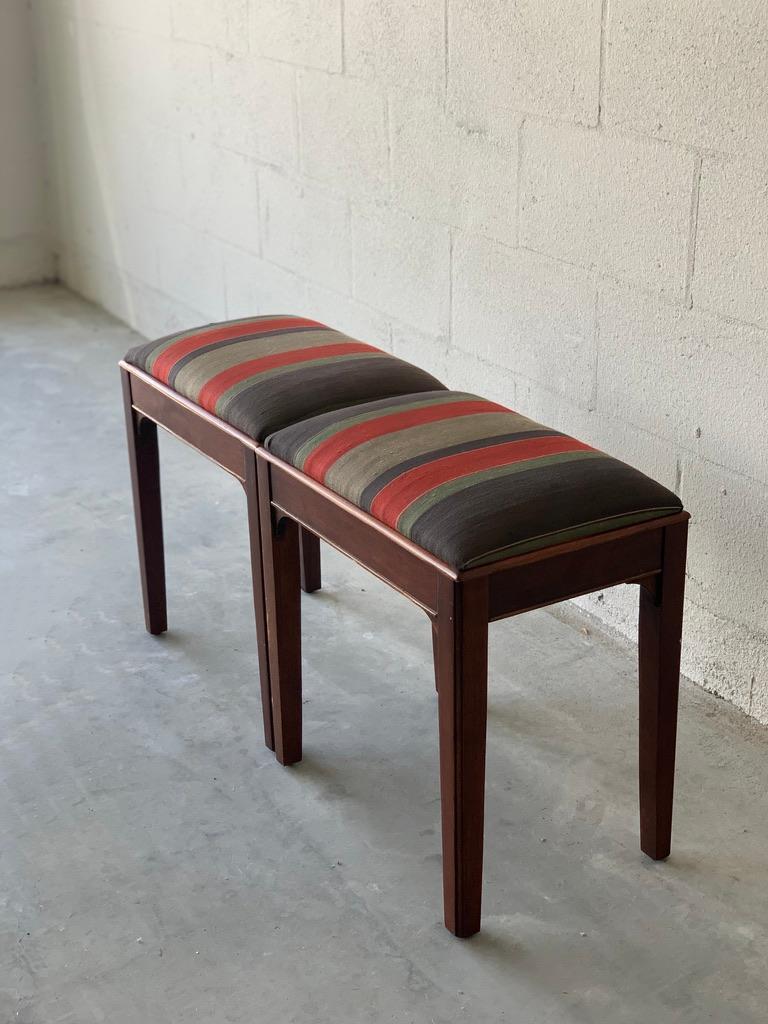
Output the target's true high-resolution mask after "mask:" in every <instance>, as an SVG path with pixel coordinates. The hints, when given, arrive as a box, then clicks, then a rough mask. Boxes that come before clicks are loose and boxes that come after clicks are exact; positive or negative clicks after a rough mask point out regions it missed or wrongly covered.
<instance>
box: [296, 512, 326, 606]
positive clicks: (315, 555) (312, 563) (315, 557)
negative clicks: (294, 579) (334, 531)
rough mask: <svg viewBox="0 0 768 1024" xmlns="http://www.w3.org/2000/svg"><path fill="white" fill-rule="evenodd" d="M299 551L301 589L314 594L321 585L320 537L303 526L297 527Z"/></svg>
mask: <svg viewBox="0 0 768 1024" xmlns="http://www.w3.org/2000/svg"><path fill="white" fill-rule="evenodd" d="M299 543H300V549H299V550H300V552H301V589H302V590H303V591H304V593H305V594H314V592H315V591H316V590H319V589H320V587H321V585H322V580H321V577H320V538H319V537H317V536H316V535H315V534H314V533H312V531H311V530H308V529H307V528H306V527H305V526H300V527H299Z"/></svg>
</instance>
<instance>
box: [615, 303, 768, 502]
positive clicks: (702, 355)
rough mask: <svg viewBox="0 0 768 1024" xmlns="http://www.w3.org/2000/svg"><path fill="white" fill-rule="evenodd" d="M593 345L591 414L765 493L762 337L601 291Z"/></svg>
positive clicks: (767, 453) (767, 403) (767, 408)
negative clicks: (752, 482)
mask: <svg viewBox="0 0 768 1024" xmlns="http://www.w3.org/2000/svg"><path fill="white" fill-rule="evenodd" d="M598 337H599V360H598V382H597V406H598V409H600V410H601V411H603V412H605V413H606V414H607V415H609V416H612V417H614V418H615V419H616V420H617V421H623V422H625V423H629V424H633V425H634V426H636V427H639V428H640V429H641V430H643V431H647V432H648V433H650V434H654V435H656V436H657V437H659V438H664V439H667V440H669V441H673V442H675V443H676V444H678V445H680V446H682V447H684V448H686V449H687V450H688V451H690V452H693V453H695V454H697V455H699V456H702V457H704V458H707V459H710V460H711V461H712V462H718V463H720V464H722V465H724V466H727V467H729V468H730V469H733V470H737V471H738V472H741V473H745V474H747V475H748V476H751V477H753V478H754V479H758V480H762V481H763V482H764V483H766V484H768V446H767V445H765V444H751V443H745V435H744V431H743V429H741V427H740V424H749V434H750V436H751V437H768V390H766V375H765V364H766V347H767V346H768V336H767V335H766V334H765V332H764V331H760V330H758V329H756V328H753V327H749V326H746V325H743V324H737V323H733V322H729V321H726V320H723V319H721V318H720V317H717V316H713V315H711V314H707V313H703V312H699V311H697V310H695V309H694V310H692V311H688V310H684V309H674V308H672V307H670V306H669V305H667V304H665V303H663V302H661V301H659V300H657V299H654V298H652V297H650V296H647V295H643V294H642V293H640V292H638V291H637V290H636V289H631V288H629V287H626V288H622V287H618V286H613V285H610V284H607V283H606V284H604V285H601V286H600V298H599V302H598ZM726 410H728V411H729V412H728V413H726ZM732 413H735V414H736V415H733V414H732Z"/></svg>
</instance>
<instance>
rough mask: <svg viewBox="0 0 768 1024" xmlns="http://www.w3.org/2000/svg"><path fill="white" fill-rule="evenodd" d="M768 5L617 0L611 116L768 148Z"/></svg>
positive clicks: (608, 81)
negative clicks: (767, 56) (767, 51)
mask: <svg viewBox="0 0 768 1024" xmlns="http://www.w3.org/2000/svg"><path fill="white" fill-rule="evenodd" d="M766 38H768V5H766V4H765V3H761V2H760V0H746V2H744V0H739V2H736V3H721V2H717V0H707V2H704V3H675V4H670V3H667V2H665V0H642V2H638V0H611V3H610V5H609V19H608V36H607V45H606V58H605V59H606V68H605V88H604V95H603V114H604V119H605V123H606V124H609V125H615V126H616V127H619V128H625V129H631V130H633V131H638V132H642V133H643V134H645V135H654V136H657V137H659V138H663V139H671V140H673V141H677V142H682V143H685V144H687V145H690V146H695V147H698V148H700V149H710V150H711V149H717V150H724V151H725V152H728V153H750V154H751V155H752V156H753V157H756V158H759V159H761V160H763V161H764V160H765V158H766V156H768V138H766V132H765V125H766V122H768V60H766V50H765V46H766Z"/></svg>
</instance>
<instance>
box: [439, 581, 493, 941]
mask: <svg viewBox="0 0 768 1024" xmlns="http://www.w3.org/2000/svg"><path fill="white" fill-rule="evenodd" d="M487 672H488V582H487V579H477V580H472V581H470V582H466V583H455V582H454V581H452V580H450V579H441V581H440V591H439V596H438V614H437V677H438V708H439V718H440V794H441V805H442V821H443V899H444V912H445V925H446V928H448V930H449V931H451V932H453V934H454V935H458V936H459V937H462V938H466V937H468V936H470V935H474V934H475V932H477V931H479V930H480V905H481V896H482V884H483V811H484V802H485V731H486V717H487V690H488V686H487Z"/></svg>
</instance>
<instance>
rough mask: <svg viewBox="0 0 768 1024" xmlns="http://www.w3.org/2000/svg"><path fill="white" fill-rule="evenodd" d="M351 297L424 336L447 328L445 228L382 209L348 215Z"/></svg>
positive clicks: (447, 249)
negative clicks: (349, 218) (388, 315)
mask: <svg viewBox="0 0 768 1024" xmlns="http://www.w3.org/2000/svg"><path fill="white" fill-rule="evenodd" d="M352 248H353V258H354V291H353V295H354V297H355V298H356V299H359V300H360V301H361V302H365V303H366V304H367V305H369V306H373V307H374V308H375V309H380V310H383V311H385V312H387V313H389V314H390V315H391V316H395V317H397V319H399V320H401V321H405V322H406V323H409V324H413V326H414V327H417V328H419V329H420V330H423V331H425V332H426V333H427V334H441V333H445V331H446V330H447V327H448V295H449V279H450V274H449V267H450V235H449V231H448V228H446V227H443V226H442V225H439V224H434V223H430V222H429V221H423V220H417V219H416V218H415V217H411V216H409V215H408V214H405V213H400V212H399V211H395V210H392V209H391V208H389V207H386V206H373V205H371V206H367V207H365V208H355V209H353V211H352Z"/></svg>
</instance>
